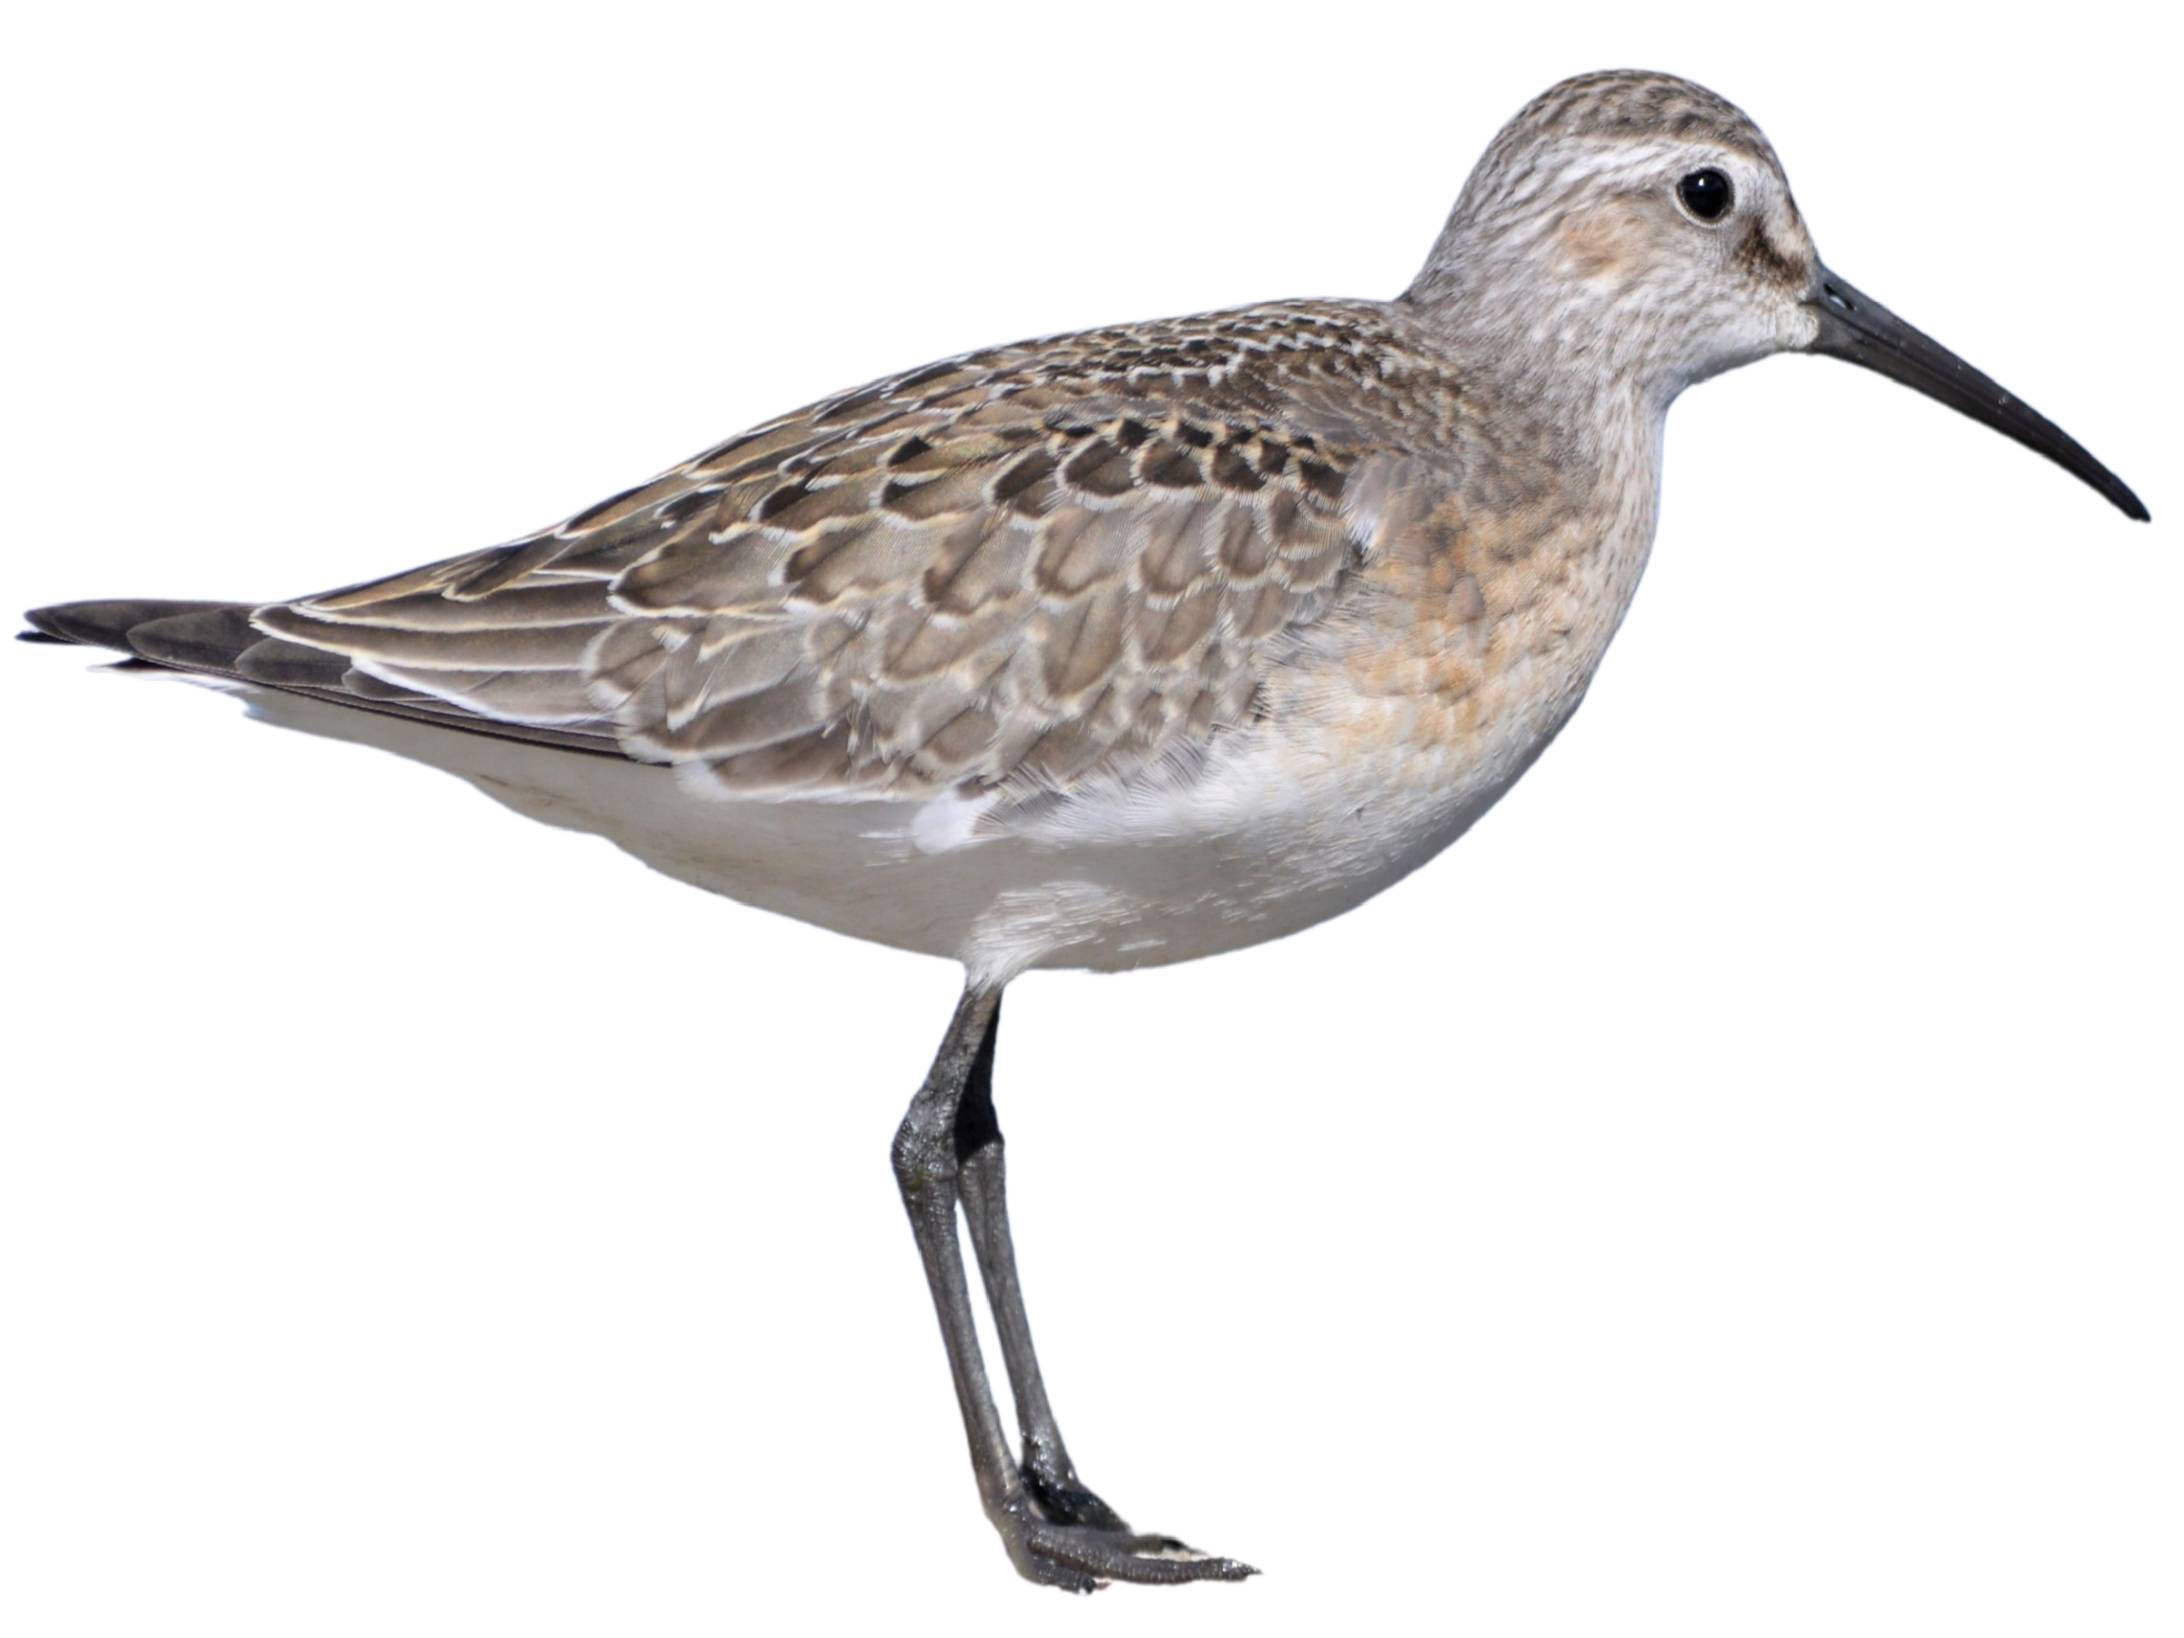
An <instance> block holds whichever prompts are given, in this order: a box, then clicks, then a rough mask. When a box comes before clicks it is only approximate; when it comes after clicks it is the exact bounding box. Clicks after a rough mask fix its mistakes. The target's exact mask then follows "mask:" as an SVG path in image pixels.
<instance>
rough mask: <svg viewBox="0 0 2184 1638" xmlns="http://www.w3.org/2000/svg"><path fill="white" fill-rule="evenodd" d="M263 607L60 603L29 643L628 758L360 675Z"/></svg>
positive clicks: (45, 611) (588, 736)
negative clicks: (274, 630) (263, 627)
mask: <svg viewBox="0 0 2184 1638" xmlns="http://www.w3.org/2000/svg"><path fill="white" fill-rule="evenodd" d="M258 606H259V605H256V604H252V603H203V602H183V601H179V600H174V599H164V598H150V597H122V598H109V599H104V600H99V601H93V602H84V603H55V604H52V605H50V606H49V607H46V608H42V609H32V610H30V611H29V612H28V613H27V614H25V615H24V616H23V618H24V619H26V620H27V621H29V622H30V627H31V629H30V630H29V631H26V632H24V633H23V634H22V635H23V636H24V637H26V638H28V639H29V640H31V641H32V642H40V643H80V644H83V645H85V646H87V647H91V648H111V649H118V650H119V651H120V652H121V653H122V654H124V655H126V656H128V659H129V660H132V661H136V662H139V663H142V664H146V665H153V666H162V667H166V668H168V669H171V670H175V671H188V672H196V673H198V674H200V675H205V676H214V677H226V678H228V679H230V680H232V681H236V682H244V683H256V684H258V685H260V686H262V687H266V688H272V689H277V690H280V691H282V692H284V693H291V694H300V695H305V696H308V697H310V698H312V699H320V700H326V701H328V702H330V703H332V704H335V705H342V706H348V707H352V708H355V709H359V710H364V711H372V712H377V713H380V714H382V715H389V716H399V717H406V718H408V719H410V720H411V721H414V722H422V723H427V724H430V725H431V726H432V727H435V728H448V729H453V730H455V731H456V732H459V733H470V734H484V735H487V736H488V737H491V738H495V739H511V740H521V741H526V742H529V743H532V744H539V745H550V746H553V747H554V748H556V749H558V750H568V751H582V752H585V753H587V754H593V755H603V756H617V757H618V756H620V755H621V754H622V751H621V748H620V747H619V746H618V745H617V744H616V743H615V741H614V739H613V738H612V736H611V735H610V734H608V733H605V732H603V731H600V730H597V729H594V730H591V731H586V730H585V729H584V728H582V727H577V726H569V727H562V726H544V727H542V726H534V725H532V724H529V723H522V722H501V721H498V720H495V719H493V718H491V717H485V716H479V715H476V714H473V713H471V712H469V711H466V710H464V709H463V708H462V707H460V706H457V705H453V704H450V703H449V702H448V701H446V700H443V699H438V698H435V697H432V696H430V695H426V694H421V693H418V692H415V691H414V690H409V689H404V688H401V687H398V686H396V685H394V684H390V683H386V682H382V681H381V680H380V679H378V678H376V677H371V676H368V675H366V674H365V673H363V672H360V671H357V670H354V669H353V668H352V667H351V666H350V664H349V660H348V658H347V656H345V655H342V654H337V653H334V652H332V651H330V650H327V649H323V648H313V647H312V646H310V645H309V644H308V643H297V642H291V641H289V640H288V639H287V638H285V637H270V636H268V635H266V634H265V633H264V632H262V631H260V630H259V629H258V628H257V627H256V626H255V625H253V624H252V623H251V613H252V610H253V609H255V608H256V607H258ZM124 663H127V662H124Z"/></svg>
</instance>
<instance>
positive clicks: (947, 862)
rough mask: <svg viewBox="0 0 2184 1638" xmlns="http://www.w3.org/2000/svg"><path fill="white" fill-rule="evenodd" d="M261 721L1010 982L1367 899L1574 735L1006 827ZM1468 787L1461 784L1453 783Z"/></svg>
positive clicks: (315, 718)
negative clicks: (1446, 759) (393, 762)
mask: <svg viewBox="0 0 2184 1638" xmlns="http://www.w3.org/2000/svg"><path fill="white" fill-rule="evenodd" d="M250 701H251V705H252V708H253V711H254V713H255V714H256V715H258V716H260V717H262V718H264V719H265V720H268V721H271V722H275V723H277V724H280V725H282V726H285V727H293V728H297V729H301V730H304V731H307V732H311V733H315V734H320V735H325V736H329V737H333V738H339V739H346V740H351V741H354V742H358V743H362V744H369V745H373V746H376V747H379V748H381V749H384V750H389V751H393V752H395V753H396V754H398V755H402V756H406V757H410V758H412V759H415V760H418V761H422V762H426V763H429V764H431V765H433V766H435V767H440V768H444V769H446V770H448V771H449V772H452V773H455V774H457V775H459V776H461V777H462V778H465V779H467V780H469V781H470V782H471V783H472V784H474V785H476V786H477V787H478V788H479V789H481V790H483V791H485V792H486V793H487V794H488V795H491V796H493V797H494V798H496V799H497V800H499V801H501V802H504V803H506V804H507V805H508V806H509V807H511V808H514V809H515V810H517V811H518V812H521V813H523V814H525V815H527V816H528V817H531V818H534V819H539V820H542V821H544V822H546V823H549V824H554V825H559V826H564V827H567V828H570V829H575V830H582V831H588V832H592V833H594V834H597V835H600V836H603V837H605V838H607V839H608V840H610V841H612V842H613V843H615V844H616V845H617V846H619V847H621V848H623V849H625V850H627V851H628V852H630V853H632V854H634V855H636V856H637V857H638V858H640V859H642V860H643V861H644V862H645V863H647V864H649V865H651V866H653V867H654V868H655V869H657V870H660V871H663V872H664V873H666V874H667V875H670V876H673V877H675V878H677V879H678V880H681V881H685V882H689V883H691V884H692V885H694V886H697V887H702V888H704V889H706V890H707V891H709V892H714V893H719V894H722V895H724V896H726V897H728V898H732V899H736V900H738V901H740V902H742V903H745V904H750V905H755V906H757V907H759V908H761V909H765V910H772V911H776V912H778V913H780V914H783V915H788V916H794V917H796V918H797V919H798V920H801V921H808V922H811V923H813V924H815V925H817V926H821V927H826V928H829V929H831V930H834V931H836V932H841V933H847V934H850V935H852V936H855V937H858V938H864V939H870V940H873V941H875V942H878V943H881V944H888V945H893V946H896V947H898V948H901V949H905V950H913V951H917V952H920V953H923V954H927V955H937V956H944V957H948V958H950V959H952V960H956V961H960V962H962V963H963V964H964V965H965V966H966V967H967V968H969V969H970V971H971V972H972V974H973V975H974V976H976V977H979V978H982V979H986V980H989V981H994V982H1001V981H1005V980H1006V979H1008V978H1010V977H1012V976H1014V975H1015V974H1016V973H1018V972H1022V971H1024V970H1026V969H1028V968H1032V967H1078V968H1090V969H1094V970H1099V971H1115V970H1119V969H1124V968H1130V967H1138V966H1149V965H1156V964H1159V963H1164V962H1172V961H1187V960H1191V959H1194V958H1196V957H1199V956H1205V955H1213V954H1217V953H1219V952H1221V951H1224V950H1232V949H1237V948H1241V947H1242V946H1245V945H1249V944H1257V943H1260V942H1263V941H1264V940H1267V939H1272V938H1279V937H1281V936H1282V935H1284V934H1286V933H1292V932H1296V931H1298V930H1299V929H1301V928H1305V927H1309V926H1312V925H1313V924H1315V923H1317V922H1321V921H1325V920H1327V919H1328V918H1329V917H1331V916H1336V915H1339V914H1341V913H1342V912H1343V911H1345V910H1348V909H1351V908H1353V907H1354V906H1356V905H1358V904H1361V903H1362V902H1364V901H1365V900H1366V899H1367V898H1370V897H1371V896H1372V895H1373V894H1375V893H1377V892H1379V891H1380V890H1381V889H1382V888H1384V887H1386V886H1388V885H1389V884H1390V883H1392V882H1395V881H1397V880H1399V879H1400V878H1402V877H1403V876H1405V875H1408V874H1409V873H1410V872H1411V871H1412V870H1415V869H1416V868H1417V867H1418V866H1419V865H1421V864H1423V863H1424V862H1425V861H1426V860H1427V859H1429V858H1431V857H1432V856H1433V855H1434V854H1435V853H1437V852H1439V851H1440V850H1441V849H1442V848H1443V847H1445V846H1447V845H1448V843H1449V842H1451V841H1453V840H1454V839H1455V838H1456V837H1457V836H1458V835H1460V834H1462V832H1463V831H1464V830H1465V829H1466V828H1468V827H1469V825H1470V824H1471V823H1472V822H1473V821H1474V820H1475V819H1477V818H1478V816H1479V815H1480V814H1481V813H1483V812H1484V811H1485V810H1486V809H1487V808H1488V807H1489V806H1491V805H1492V803H1493V801H1494V800H1495V799H1496V798H1497V797H1499V796H1500V795H1501V793H1502V792H1503V791H1504V790H1506V789H1507V788H1508V786H1509V784H1510V783H1512V782H1513V781H1514V780H1515V778H1516V776H1517V775H1518V774H1519V773H1521V772H1522V771H1523V769H1524V767H1525V766H1528V765H1529V763H1530V761H1531V759H1532V757H1533V756H1535V755H1537V754H1538V751H1539V750H1540V749H1541V748H1542V747H1543V746H1544V745H1545V743H1546V740H1547V739H1548V738H1549V737H1551V735H1552V731H1553V727H1556V726H1559V723H1556V724H1553V725H1544V724H1543V725H1542V730H1543V731H1541V732H1537V733H1534V734H1532V735H1531V736H1529V739H1528V741H1526V742H1522V743H1517V744H1513V745H1511V746H1508V747H1506V748H1505V750H1504V754H1502V755H1499V756H1496V757H1493V758H1490V759H1487V760H1486V761H1484V762H1481V761H1480V760H1479V759H1477V758H1472V759H1469V760H1470V762H1471V763H1472V764H1473V765H1472V766H1469V767H1467V768H1463V769H1433V768H1429V767H1422V766H1421V765H1420V764H1419V759H1417V758H1415V757H1413V758H1406V759H1403V764H1404V765H1403V766H1401V767H1394V768H1389V767H1375V766H1372V765H1371V764H1370V763H1369V762H1367V763H1363V764H1360V763H1358V762H1356V761H1354V760H1352V759H1348V758H1345V757H1342V756H1338V755H1334V754H1330V753H1324V752H1322V751H1320V750H1317V749H1315V748H1313V747H1311V746H1299V745H1295V744H1288V745H1281V746H1276V745H1271V744H1266V743H1263V742H1262V743H1258V744H1255V745H1250V746H1248V747H1246V748H1245V749H1243V750H1242V751H1240V752H1239V753H1237V754H1234V755H1231V756H1229V757H1227V758H1225V759H1220V760H1217V761H1216V762H1215V764H1214V765H1212V766H1210V767H1209V768H1208V769H1207V770H1205V771H1204V772H1203V773H1202V774H1201V775H1200V776H1199V777H1197V778H1195V779H1193V780H1192V781H1190V782H1189V784H1188V785H1179V786H1177V787H1175V788H1173V789H1171V790H1169V791H1166V792H1159V793H1145V792H1142V791H1140V792H1134V793H1129V794H1124V793H1117V794H1115V795H1114V796H1112V797H1108V798H1104V799H1091V800H1084V799H1079V800H1073V801H1071V802H1070V803H1068V804H1065V805H1061V806H1058V807H1057V808H1055V809H1053V810H1052V811H1050V812H1046V813H1043V814H1042V813H1041V812H1040V811H1039V810H1038V809H1037V808H1036V807H1034V808H1032V809H1029V810H1026V811H1025V812H1022V813H1020V814H1018V815H1015V816H1013V817H1012V818H1010V819H1008V820H1007V821H1005V823H1004V824H1003V825H1001V826H998V827H995V826H990V825H989V826H977V827H974V826H972V825H971V824H969V823H968V822H967V820H968V816H967V815H963V816H956V815H949V814H946V813H939V814H936V812H935V807H936V805H935V804H930V803H914V802H856V803H813V802H750V801H728V800H722V799H720V798H717V797H712V796H708V795H705V794H702V793H700V792H697V791H694V790H692V789H691V788H690V787H688V786H686V785H685V784H684V783H683V782H682V781H680V780H679V779H678V778H677V777H676V776H675V774H674V773H673V771H671V770H669V769H666V768H662V767H656V766H651V765H647V764H640V763H635V762H628V761H623V760H621V759H619V758H615V757H611V756H594V755H584V754H576V753H569V752H563V751H556V750H550V749H545V748H541V747H537V746H532V745H526V744H522V743H518V742H515V741H510V740H501V739H492V738H487V737H483V736H479V735H471V734H459V733H450V732H447V731H444V730H440V729H435V728H430V727H426V726H423V725H420V724H417V723H413V722H409V721H406V720H403V719H400V718H395V717H388V716H379V715H373V714H369V713H364V712H358V711H352V710H344V709H342V708H340V707H338V706H332V705H327V704H324V703H321V702H318V701H314V700H309V699H304V698H299V697H297V696H294V695H284V694H271V693H265V692H261V691H257V690H252V691H250ZM1451 775H1454V777H1450V776H1451Z"/></svg>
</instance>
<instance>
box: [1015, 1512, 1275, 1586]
mask: <svg viewBox="0 0 2184 1638" xmlns="http://www.w3.org/2000/svg"><path fill="white" fill-rule="evenodd" d="M1072 1494H1073V1495H1074V1497H1076V1498H1078V1499H1079V1500H1080V1501H1081V1502H1082V1503H1088V1504H1089V1505H1090V1507H1091V1508H1093V1509H1097V1511H1098V1515H1099V1516H1101V1517H1104V1518H1107V1519H1112V1520H1113V1521H1114V1522H1113V1523H1112V1524H1097V1523H1092V1522H1078V1521H1075V1520H1067V1519H1061V1518H1055V1517H1049V1516H1047V1515H1046V1512H1045V1504H1044V1503H1043V1502H1042V1503H1041V1504H1039V1505H1037V1506H1035V1505H1033V1503H1032V1500H1031V1498H1030V1497H1029V1496H1024V1497H1020V1498H1017V1499H1015V1500H1012V1501H1011V1502H1009V1503H1006V1504H1004V1505H1003V1507H1002V1508H1001V1512H1000V1516H999V1517H998V1518H996V1519H995V1520H994V1527H995V1528H996V1529H998V1530H999V1531H1000V1532H1001V1541H1002V1544H1003V1545H1004V1546H1005V1547H1007V1548H1008V1551H1009V1560H1010V1562H1012V1563H1013V1564H1014V1565H1015V1566H1016V1572H1017V1574H1019V1575H1021V1576H1022V1577H1023V1578H1024V1579H1025V1580H1027V1581H1036V1582H1038V1583H1039V1584H1040V1585H1041V1586H1045V1587H1060V1588H1061V1589H1062V1590H1063V1591H1065V1592H1083V1593H1088V1592H1097V1591H1099V1589H1100V1588H1102V1587H1104V1586H1106V1585H1107V1584H1108V1583H1109V1582H1110V1581H1134V1582H1137V1583H1139V1584H1141V1585H1144V1586H1154V1587H1165V1586H1173V1585H1176V1584H1178V1583H1181V1582H1185V1581H1241V1580H1243V1579H1244V1578H1245V1577H1246V1576H1252V1575H1257V1574H1258V1573H1259V1572H1258V1571H1257V1570H1254V1569H1253V1568H1252V1567H1251V1566H1250V1565H1248V1564H1244V1563H1241V1562H1239V1561H1238V1560H1236V1559H1233V1558H1217V1557H1215V1556H1214V1555H1212V1554H1210V1553H1201V1552H1199V1551H1198V1550H1197V1549H1195V1548H1193V1547H1187V1546H1185V1545H1184V1544H1183V1543H1182V1542H1180V1541H1178V1540H1176V1539H1175V1537H1173V1536H1149V1535H1139V1534H1137V1533H1135V1532H1133V1531H1132V1530H1131V1529H1130V1528H1129V1526H1127V1525H1125V1524H1124V1523H1123V1522H1122V1520H1121V1519H1120V1518H1118V1517H1116V1514H1115V1511H1114V1509H1113V1508H1111V1507H1109V1506H1108V1505H1107V1504H1106V1503H1105V1502H1103V1501H1101V1500H1100V1499H1099V1497H1097V1496H1095V1495H1093V1494H1092V1492H1090V1491H1089V1490H1085V1489H1082V1488H1077V1489H1075V1490H1074V1491H1073V1492H1072ZM1056 1499H1057V1501H1060V1502H1062V1504H1063V1505H1064V1506H1065V1507H1066V1505H1067V1501H1066V1498H1059V1497H1058V1498H1056Z"/></svg>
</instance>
